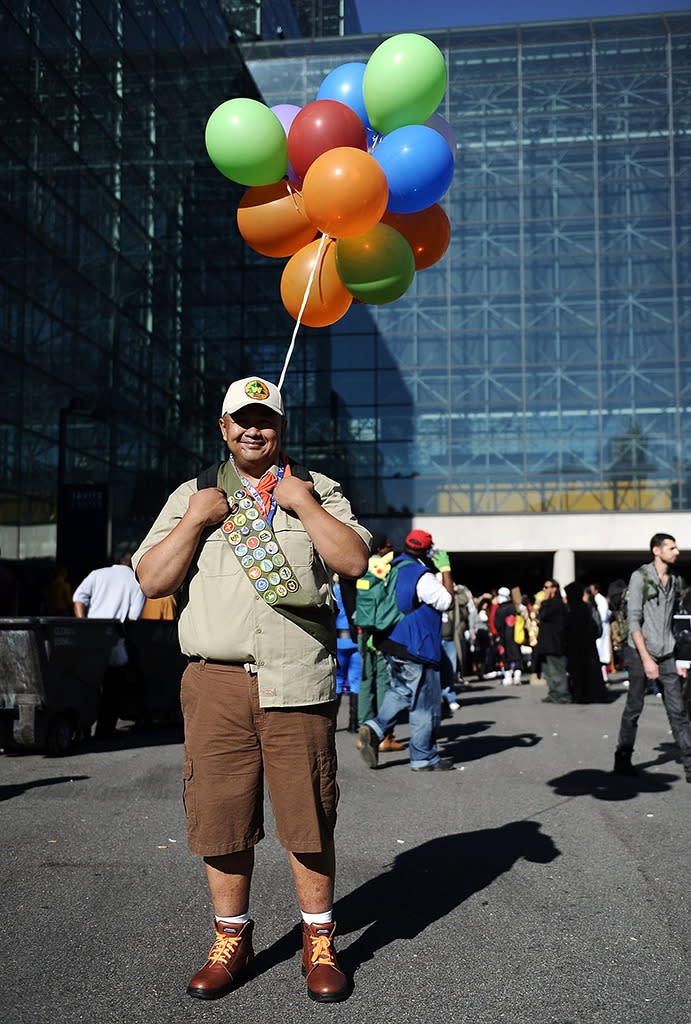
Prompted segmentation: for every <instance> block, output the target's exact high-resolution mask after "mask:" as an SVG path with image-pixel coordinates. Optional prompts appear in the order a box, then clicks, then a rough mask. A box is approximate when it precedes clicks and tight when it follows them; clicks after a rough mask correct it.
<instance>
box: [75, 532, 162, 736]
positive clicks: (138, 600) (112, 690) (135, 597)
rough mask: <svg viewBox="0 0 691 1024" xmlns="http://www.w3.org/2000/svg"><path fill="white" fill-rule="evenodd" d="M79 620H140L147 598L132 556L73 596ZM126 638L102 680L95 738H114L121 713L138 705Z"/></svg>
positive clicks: (98, 572) (99, 572)
mask: <svg viewBox="0 0 691 1024" xmlns="http://www.w3.org/2000/svg"><path fill="white" fill-rule="evenodd" d="M72 599H73V602H74V614H75V615H76V617H77V618H78V619H84V618H87V619H119V621H120V622H125V620H126V619H139V618H140V617H141V614H142V611H143V610H144V605H145V603H146V597H145V596H144V594H143V593H142V591H141V588H140V586H139V583H138V582H137V579H136V577H135V575H134V572H133V571H132V555H131V554H130V553H129V552H128V553H127V554H124V555H123V556H122V557H121V558H120V560H119V561H118V562H117V563H115V565H109V566H105V567H104V568H103V569H94V570H93V571H92V572H90V573H89V574H88V576H86V577H85V578H84V579H83V580H82V582H81V583H80V584H79V586H78V587H77V588H76V590H75V592H74V594H73V595H72ZM134 688H135V681H134V676H133V674H132V670H131V666H130V661H129V656H128V654H127V645H126V643H125V638H124V636H123V637H120V639H119V640H118V641H117V643H116V644H115V645H114V647H113V648H112V650H111V652H110V663H109V666H108V668H107V669H106V673H105V676H104V679H103V688H102V690H101V696H100V700H99V707H98V716H97V720H96V728H95V730H94V739H97V740H107V739H112V738H113V736H115V733H116V725H117V721H118V718H119V717H120V711H121V710H122V709H123V708H124V707H126V706H130V705H132V704H133V703H135V702H136V694H135V692H134Z"/></svg>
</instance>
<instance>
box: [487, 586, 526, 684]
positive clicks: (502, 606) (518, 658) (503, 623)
mask: <svg viewBox="0 0 691 1024" xmlns="http://www.w3.org/2000/svg"><path fill="white" fill-rule="evenodd" d="M518 615H520V612H519V611H518V610H517V608H516V605H515V604H514V602H513V600H512V598H511V591H510V590H509V588H508V587H500V588H499V590H498V591H497V610H496V612H495V614H494V628H495V629H496V631H497V635H498V637H499V642H500V643H501V645H502V647H503V648H504V679H503V683H504V686H511V685H512V684H513V685H514V686H520V684H521V676H522V665H523V655H522V654H521V647H520V644H519V643H518V642H517V640H516V635H515V630H516V618H517V616H518Z"/></svg>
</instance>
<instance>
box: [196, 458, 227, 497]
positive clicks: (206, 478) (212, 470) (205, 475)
mask: <svg viewBox="0 0 691 1024" xmlns="http://www.w3.org/2000/svg"><path fill="white" fill-rule="evenodd" d="M220 466H221V463H220V462H214V464H213V466H207V467H206V469H203V470H202V471H201V473H200V474H199V476H198V477H197V490H198V491H203V490H204V488H205V487H217V486H218V470H219V467H220Z"/></svg>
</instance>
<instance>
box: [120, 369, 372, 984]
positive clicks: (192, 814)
mask: <svg viewBox="0 0 691 1024" xmlns="http://www.w3.org/2000/svg"><path fill="white" fill-rule="evenodd" d="M219 426H220V429H221V434H222V436H223V440H224V441H225V443H226V446H227V448H228V453H229V454H228V459H227V461H226V462H223V463H219V464H217V465H215V466H213V467H210V469H209V470H205V471H203V473H202V474H200V477H199V478H198V479H197V480H188V481H186V482H185V483H183V484H181V485H180V486H179V487H178V488H177V490H175V491H174V492H173V494H172V495H171V496H170V497H169V499H168V501H167V502H166V504H165V506H164V508H163V510H162V511H161V513H160V515H159V517H158V519H157V520H156V522H155V523H154V525H153V526H152V528H151V530H150V531H149V533H148V535H147V537H146V538H145V539H144V541H143V542H142V544H141V546H140V548H139V551H138V552H137V553H136V555H135V556H134V560H135V565H136V568H137V573H138V575H139V579H140V581H141V584H142V588H143V589H144V591H145V593H146V594H147V596H150V597H164V596H166V595H168V594H173V593H175V591H177V590H178V589H179V588H183V593H184V595H185V596H184V599H183V601H182V602H181V604H182V607H181V610H180V615H179V618H178V630H179V637H180V647H181V649H182V652H183V653H184V654H186V655H187V657H188V658H189V664H188V666H187V668H186V669H185V672H184V674H183V677H182V686H181V703H182V711H183V717H184V722H185V750H184V766H183V775H184V803H185V810H186V814H187V838H188V845H189V847H190V849H191V850H192V851H193V852H194V853H197V854H199V855H201V856H202V857H203V858H204V866H205V869H206V877H207V883H208V886H209V890H210V893H211V898H212V902H213V907H214V915H215V916H214V922H213V927H214V933H215V938H214V943H213V946H212V947H211V951H210V953H209V957H208V959H207V960H206V962H205V963H204V965H203V966H202V967H201V968H200V970H198V971H197V972H196V973H195V975H194V976H193V977H192V979H191V980H190V982H189V984H188V986H187V993H188V995H190V996H192V997H194V998H196V999H217V998H219V997H220V996H223V995H225V994H226V993H227V992H229V991H230V990H231V989H232V988H233V987H234V986H235V985H236V984H237V983H238V981H239V980H241V979H242V977H243V976H245V975H247V974H248V973H249V972H250V971H251V969H252V963H253V959H254V951H253V945H252V933H253V927H254V925H253V922H252V920H251V918H250V894H251V883H252V874H253V869H254V848H255V846H256V844H257V843H258V842H259V841H260V840H261V839H262V838H263V836H264V780H266V785H267V788H268V791H269V795H270V798H271V803H272V807H273V812H274V817H275V821H276V835H277V837H278V839H279V841H280V843H281V845H282V846H283V847H284V848H285V849H286V850H287V851H288V857H289V862H290V867H291V870H292V874H293V881H294V884H295V890H296V893H297V900H298V904H299V907H300V913H301V917H302V967H303V973H304V974H305V976H306V979H307V994H308V996H309V998H310V999H313V1000H316V1001H317V1002H338V1001H340V1000H342V999H346V998H347V996H348V995H349V985H348V981H347V979H346V977H345V975H344V973H343V971H342V970H341V968H340V966H339V964H338V960H337V958H336V953H335V948H334V932H335V928H336V925H335V922H334V920H333V902H334V880H335V871H336V861H335V850H334V828H335V825H336V805H337V801H338V786H337V783H336V765H337V758H336V746H335V726H336V700H335V697H336V630H335V616H334V608H333V599H332V592H331V577H332V574H333V573H334V572H335V573H338V574H339V575H340V576H345V577H351V578H356V577H358V576H360V575H361V574H362V573H363V572H364V571H365V569H366V567H367V545H368V543H369V540H370V534H369V532H368V531H367V530H365V529H364V527H362V526H360V524H359V523H358V522H357V520H356V519H355V517H354V516H353V514H352V512H351V509H350V504H349V502H348V501H347V500H346V498H345V497H344V496H343V493H342V491H341V488H340V485H339V484H338V483H337V482H336V481H335V480H331V479H330V478H329V477H326V476H324V475H322V474H321V473H316V472H310V471H308V470H307V469H306V468H305V467H304V466H300V465H299V464H298V463H297V462H294V461H292V460H291V459H290V458H289V457H288V456H287V455H285V453H284V452H283V451H282V450H281V446H282V442H283V438H284V437H285V433H286V426H287V421H286V417H285V411H284V407H283V399H282V397H281V393H280V391H279V390H278V388H277V387H276V386H275V385H274V384H271V383H270V382H269V381H266V380H264V379H263V378H261V377H246V378H244V379H242V380H236V381H234V382H233V383H232V384H231V385H230V387H229V388H228V391H227V392H226V395H225V398H224V401H223V405H222V408H221V418H220V421H219ZM327 566H328V568H327Z"/></svg>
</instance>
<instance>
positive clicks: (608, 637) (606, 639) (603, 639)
mask: <svg viewBox="0 0 691 1024" xmlns="http://www.w3.org/2000/svg"><path fill="white" fill-rule="evenodd" d="M589 590H590V594H591V596H592V599H593V601H594V602H595V607H596V608H597V610H598V614H599V616H600V622H601V624H602V633H601V634H600V636H599V637H598V638H597V639H596V641H595V646H596V647H597V654H598V658H599V659H600V667H601V671H602V679H603V682H605V683H606V682H607V679H608V670H609V669H610V667H611V665H612V634H611V630H610V617H611V616H610V610H609V601H608V600H607V598H606V597H605V595H604V594H603V593H601V592H600V584H599V583H591V584H590V588H589Z"/></svg>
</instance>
